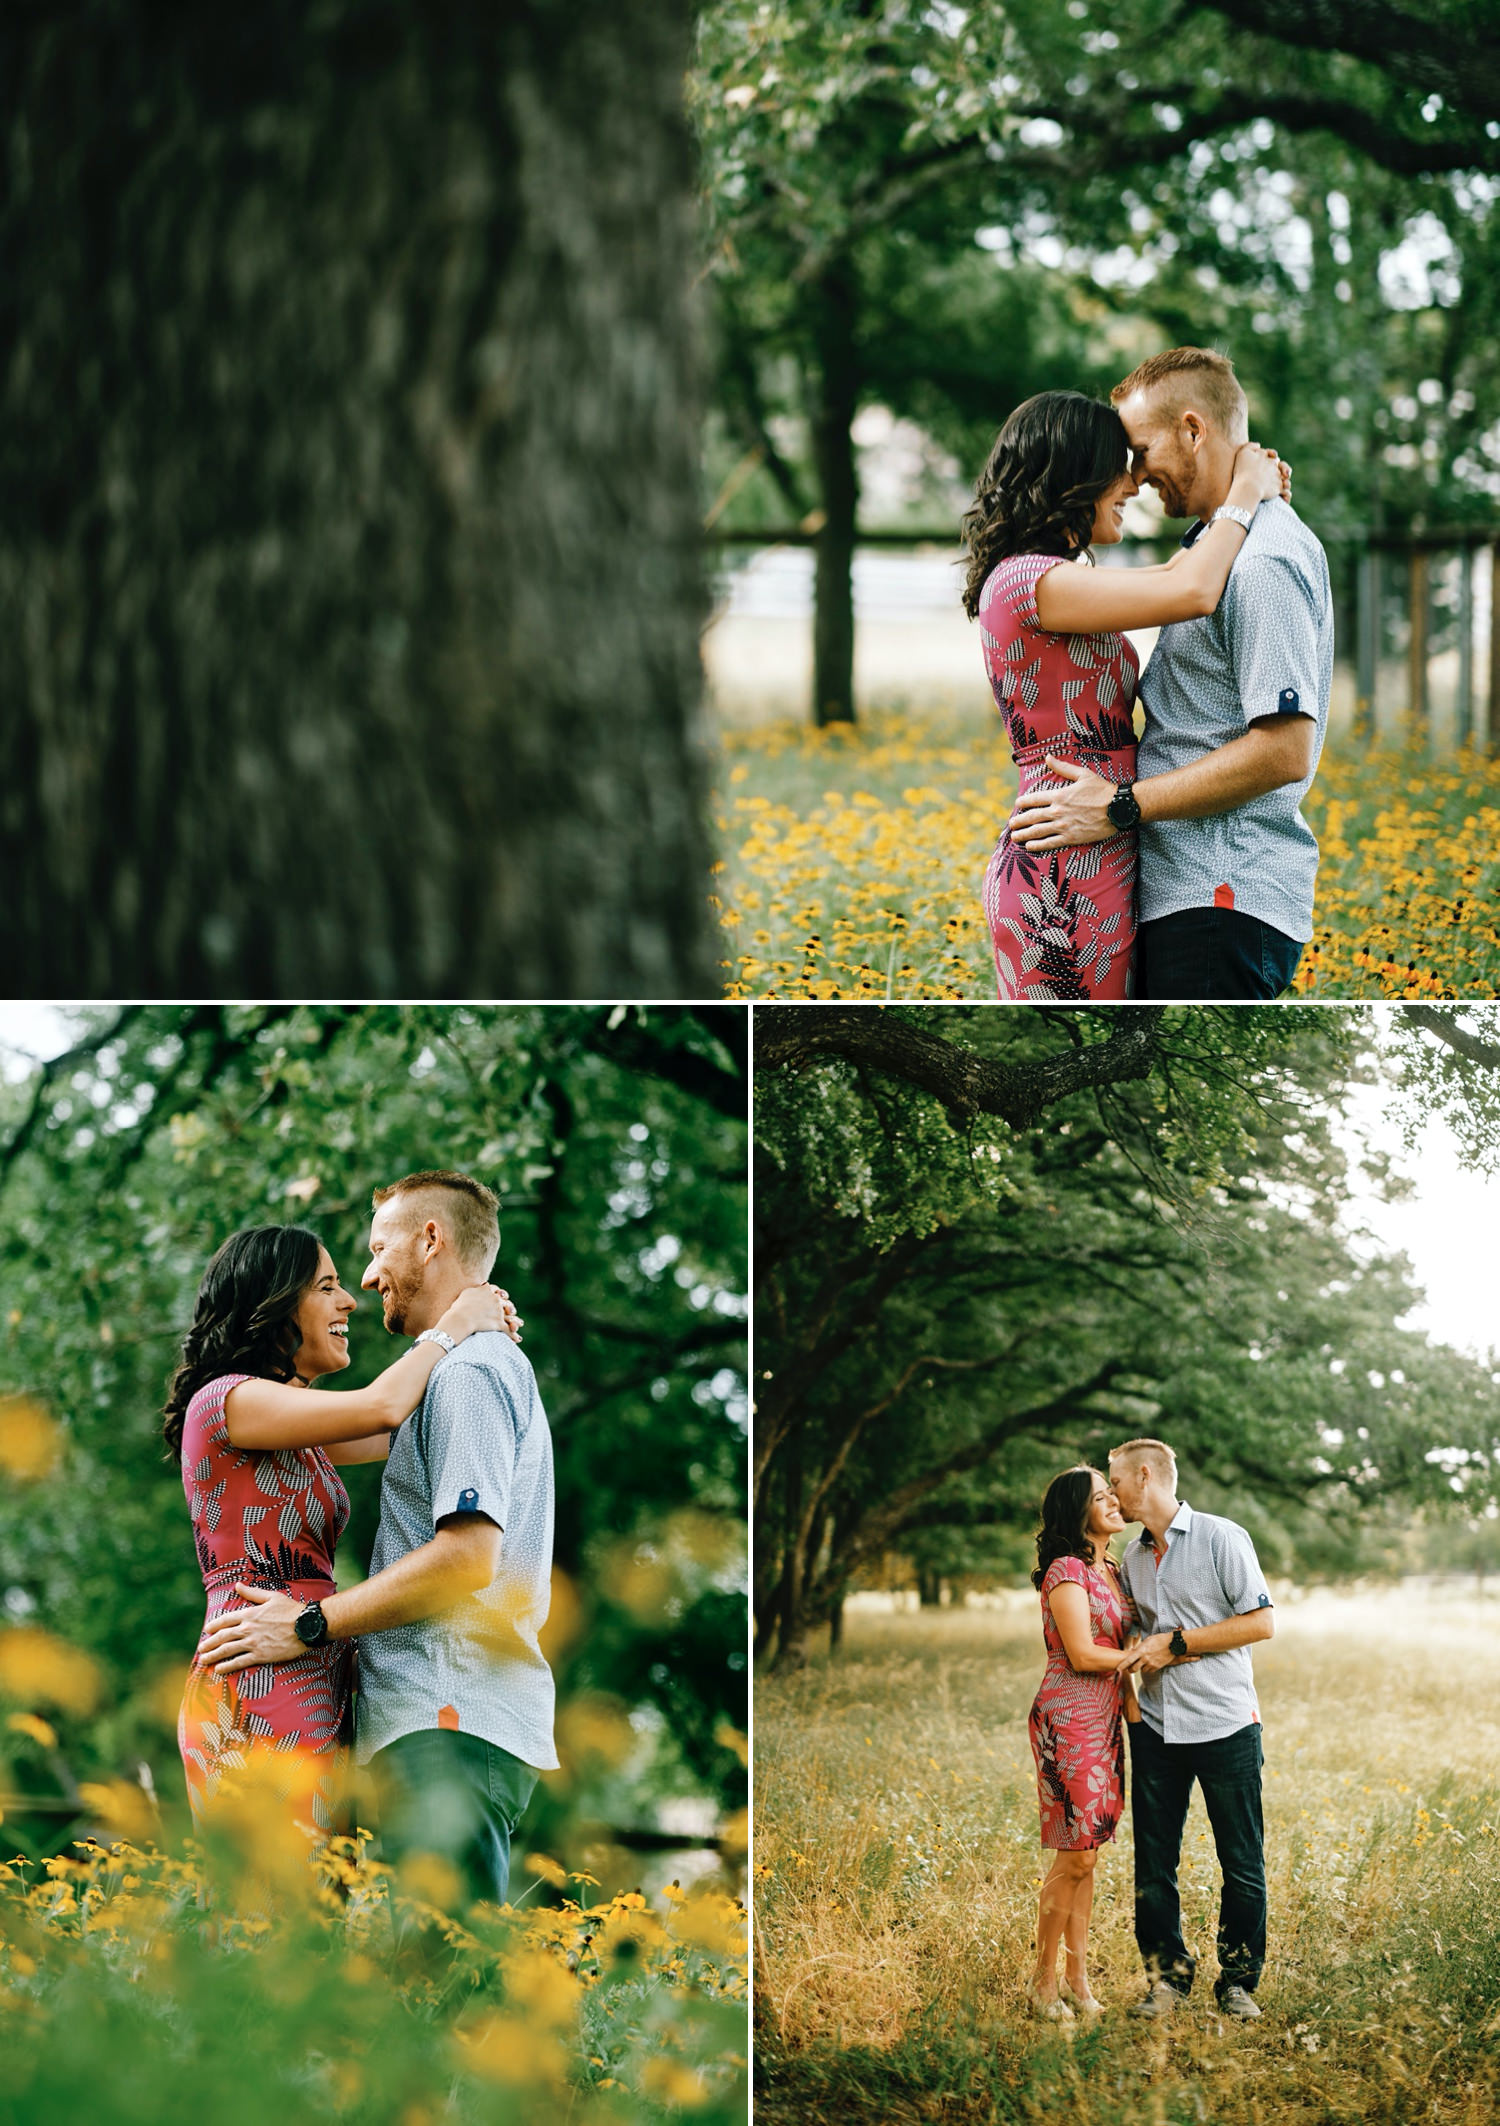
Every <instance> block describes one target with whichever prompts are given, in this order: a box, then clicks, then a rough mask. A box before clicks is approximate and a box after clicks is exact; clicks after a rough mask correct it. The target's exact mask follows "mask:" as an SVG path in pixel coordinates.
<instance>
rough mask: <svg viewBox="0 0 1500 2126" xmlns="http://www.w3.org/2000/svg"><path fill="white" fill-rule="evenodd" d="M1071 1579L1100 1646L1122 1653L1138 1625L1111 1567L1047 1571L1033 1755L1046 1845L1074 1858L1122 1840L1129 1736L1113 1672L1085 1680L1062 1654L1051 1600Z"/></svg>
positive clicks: (1061, 1564)
mask: <svg viewBox="0 0 1500 2126" xmlns="http://www.w3.org/2000/svg"><path fill="white" fill-rule="evenodd" d="M1064 1580H1072V1581H1074V1582H1075V1583H1076V1584H1077V1585H1078V1586H1080V1587H1081V1588H1082V1589H1083V1590H1084V1592H1085V1594H1087V1596H1088V1598H1089V1626H1090V1630H1091V1632H1092V1635H1093V1640H1094V1644H1095V1645H1096V1646H1115V1647H1119V1646H1123V1645H1124V1644H1125V1638H1126V1634H1127V1633H1128V1632H1129V1631H1130V1630H1131V1629H1132V1627H1133V1625H1134V1621H1135V1619H1134V1613H1133V1611H1132V1609H1131V1604H1130V1597H1129V1596H1128V1595H1127V1594H1126V1592H1125V1590H1124V1588H1123V1587H1122V1586H1121V1585H1120V1582H1119V1580H1118V1578H1117V1577H1116V1575H1115V1572H1114V1569H1113V1567H1112V1566H1109V1565H1106V1566H1105V1567H1104V1568H1103V1570H1102V1571H1100V1570H1097V1569H1096V1568H1095V1567H1094V1566H1092V1565H1085V1564H1084V1562H1083V1560H1082V1558H1054V1559H1053V1560H1052V1563H1051V1564H1050V1565H1049V1566H1048V1567H1047V1572H1046V1576H1045V1578H1044V1579H1043V1581H1042V1588H1041V1594H1042V1636H1043V1638H1044V1639H1045V1640H1046V1644H1047V1667H1046V1670H1045V1672H1044V1674H1043V1676H1042V1681H1041V1688H1040V1689H1039V1690H1038V1691H1037V1694H1036V1697H1035V1699H1034V1700H1033V1702H1032V1707H1031V1720H1030V1728H1031V1752H1032V1755H1033V1756H1034V1757H1035V1758H1036V1783H1037V1798H1038V1800H1039V1801H1040V1803H1041V1809H1042V1844H1043V1845H1044V1846H1049V1847H1051V1848H1052V1849H1053V1850H1054V1851H1056V1852H1063V1853H1075V1852H1080V1851H1082V1850H1083V1849H1085V1848H1086V1847H1089V1846H1097V1845H1104V1844H1105V1843H1106V1842H1107V1841H1108V1840H1109V1839H1111V1838H1113V1837H1114V1835H1115V1831H1116V1829H1117V1827H1118V1825H1119V1821H1120V1817H1121V1815H1122V1813H1123V1812H1124V1808H1125V1736H1124V1732H1123V1730H1122V1728H1121V1724H1120V1679H1119V1677H1118V1676H1117V1675H1116V1674H1115V1673H1114V1671H1113V1670H1112V1669H1111V1670H1108V1671H1105V1670H1102V1669H1101V1670H1097V1671H1093V1672H1090V1673H1088V1674H1085V1675H1080V1674H1079V1673H1078V1671H1077V1670H1076V1669H1075V1668H1073V1667H1071V1666H1070V1664H1069V1661H1068V1657H1067V1655H1066V1653H1065V1652H1064V1651H1063V1643H1062V1639H1061V1637H1060V1635H1059V1633H1058V1629H1057V1625H1056V1623H1055V1622H1054V1620H1053V1616H1052V1605H1051V1603H1050V1601H1049V1600H1048V1597H1049V1596H1050V1594H1051V1593H1052V1590H1053V1588H1054V1587H1057V1586H1059V1585H1060V1584H1061V1583H1062V1582H1063V1581H1064Z"/></svg>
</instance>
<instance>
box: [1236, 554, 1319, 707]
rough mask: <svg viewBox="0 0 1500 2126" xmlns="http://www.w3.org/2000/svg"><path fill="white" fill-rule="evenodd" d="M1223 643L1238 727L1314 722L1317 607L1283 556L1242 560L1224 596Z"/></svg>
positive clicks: (1297, 571) (1301, 578)
mask: <svg viewBox="0 0 1500 2126" xmlns="http://www.w3.org/2000/svg"><path fill="white" fill-rule="evenodd" d="M1224 606H1225V617H1226V619H1227V621H1228V626H1227V628H1226V631H1225V632H1226V636H1227V640H1228V644H1229V654H1230V661H1231V664H1232V666H1233V669H1234V680H1235V686H1236V688H1237V690H1238V693H1239V698H1240V706H1241V709H1242V711H1243V713H1244V718H1245V724H1246V727H1247V729H1248V727H1249V726H1250V725H1251V724H1252V723H1259V722H1261V721H1262V720H1263V719H1264V718H1266V717H1269V716H1306V717H1309V718H1310V719H1311V720H1312V721H1314V722H1316V721H1317V719H1318V704H1319V690H1320V685H1321V679H1320V673H1321V658H1322V647H1321V641H1320V634H1321V629H1322V621H1323V601H1322V597H1321V595H1320V593H1319V592H1318V591H1317V590H1316V589H1315V587H1314V586H1313V585H1312V584H1310V583H1309V582H1308V580H1307V577H1306V575H1305V573H1304V572H1303V570H1302V569H1301V568H1300V567H1299V566H1298V565H1297V562H1296V561H1295V560H1294V559H1293V558H1292V557H1291V556H1290V555H1286V554H1247V555H1245V556H1244V557H1243V558H1242V559H1241V561H1240V563H1239V565H1238V566H1237V567H1236V568H1235V569H1234V571H1233V573H1232V574H1231V575H1230V578H1229V583H1228V585H1227V587H1226V589H1225V592H1224Z"/></svg>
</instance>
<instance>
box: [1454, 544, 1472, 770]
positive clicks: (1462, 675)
mask: <svg viewBox="0 0 1500 2126" xmlns="http://www.w3.org/2000/svg"><path fill="white" fill-rule="evenodd" d="M1458 570H1459V574H1458V714H1457V719H1456V722H1457V728H1456V730H1455V732H1454V737H1455V738H1456V739H1457V742H1458V743H1459V745H1461V746H1467V745H1471V744H1472V743H1473V739H1474V549H1473V547H1472V546H1461V547H1460V548H1459V550H1458Z"/></svg>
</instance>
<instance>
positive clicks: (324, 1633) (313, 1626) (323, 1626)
mask: <svg viewBox="0 0 1500 2126" xmlns="http://www.w3.org/2000/svg"><path fill="white" fill-rule="evenodd" d="M292 1630H293V1631H294V1632H295V1633H296V1634H297V1637H298V1638H299V1639H300V1640H301V1641H302V1644H303V1645H304V1646H326V1645H327V1643H328V1619H327V1618H326V1617H325V1616H324V1614H323V1605H322V1603H321V1602H309V1603H308V1605H307V1607H306V1609H304V1610H303V1611H302V1613H301V1615H300V1616H297V1617H294V1618H293V1620H292Z"/></svg>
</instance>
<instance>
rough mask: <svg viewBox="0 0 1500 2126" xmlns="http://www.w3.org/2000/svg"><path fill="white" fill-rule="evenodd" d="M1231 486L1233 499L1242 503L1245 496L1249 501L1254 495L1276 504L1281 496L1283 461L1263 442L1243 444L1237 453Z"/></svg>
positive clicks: (1258, 498)
mask: <svg viewBox="0 0 1500 2126" xmlns="http://www.w3.org/2000/svg"><path fill="white" fill-rule="evenodd" d="M1229 486H1230V496H1231V499H1232V500H1235V501H1238V499H1239V497H1240V495H1242V494H1243V495H1244V496H1245V498H1246V500H1247V501H1248V500H1249V498H1250V497H1251V495H1252V494H1253V496H1254V498H1255V500H1256V501H1257V502H1271V501H1274V500H1275V499H1276V497H1277V496H1278V495H1280V493H1281V460H1280V458H1278V457H1277V455H1276V453H1275V451H1274V450H1263V449H1262V448H1261V446H1260V444H1259V443H1241V445H1240V447H1239V449H1238V450H1237V451H1236V452H1235V454H1234V467H1233V471H1232V474H1231V477H1230V483H1229Z"/></svg>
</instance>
